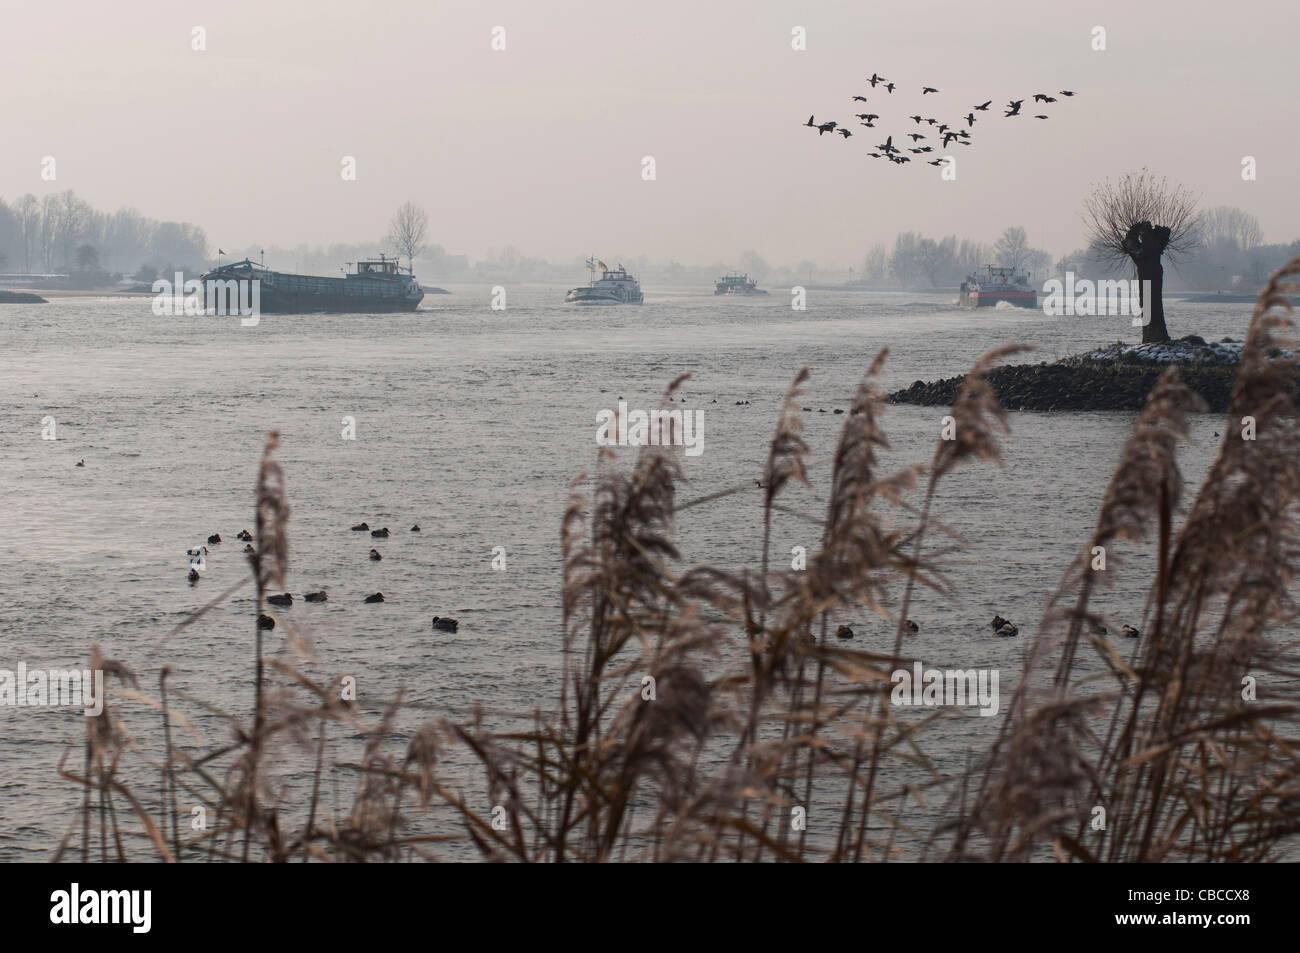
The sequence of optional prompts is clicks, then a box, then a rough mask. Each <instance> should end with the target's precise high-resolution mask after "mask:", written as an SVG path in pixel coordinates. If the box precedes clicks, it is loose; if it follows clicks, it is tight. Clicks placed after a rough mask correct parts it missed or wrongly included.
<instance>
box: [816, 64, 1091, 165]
mask: <svg viewBox="0 0 1300 953" xmlns="http://www.w3.org/2000/svg"><path fill="white" fill-rule="evenodd" d="M867 82H868V83H870V84H871V88H872V89H873V90H874V89H877V88H883V89H884V90H885V92H886V94H888V95H891V96H892V95H893V93H894V90H895V89H897V88H898V87H897V86H896V85H895V84H894V83H891V82H889V81H888V80H886V79H885V77H883V76H881V75H879V74H878V73H872V74H871V75H870V76H869V77H868V78H867ZM938 92H939V90H938V89H936V88H935V87H933V86H922V87H921V95H922V96H928V95H930V94H931V93H936V94H937V93H938ZM1073 95H1074V91H1073V90H1070V89H1062V90H1060V91H1059V92H1058V93H1057V96H1064V97H1067V98H1068V97H1070V96H1073ZM1057 96H1052V95H1049V94H1048V93H1034V95H1033V101H1034V105H1036V106H1037V105H1042V104H1046V103H1055V102H1059V101H1060V100H1059V99H1058V98H1057ZM853 101H854V102H858V103H865V102H867V97H866V96H861V95H858V96H854V97H853ZM1024 102H1025V100H1024V99H1013V100H1011V101H1010V102H1009V103H1007V105H1006V106H1005V107H1004V108H1005V111H1004V112H1003V113H1002V115H1003V116H1004V117H1007V116H1010V117H1015V116H1020V115H1021V112H1020V107H1021V106H1022V105H1024ZM992 105H993V100H991V99H990V100H987V101H986V102H983V103H980V104H979V105H978V106H972V107H970V110H969V111H968V112H967V113H966V115H965V116H962V117H960V118H959V119H957V120H954V121H953V122H952V123H951V124H950V123H947V122H940V121H939V120H938V119H936V118H933V117H926V116H922V115H921V114H920V113H917V114H915V115H912V116H908V117H907V118H908V119H911V120H912V122H913V123H915V124H916V125H917V126H920V125H921V124H922V123H924V124H925V125H926V126H927V131H926V132H925V133H922V132H919V131H918V132H910V133H906V134H904V135H901V136H899V137H898V138H899V140H900V141H902V140H903V139H911V140H912V145H910V146H904V147H903V148H899V147H898V146H896V145H894V137H893V135H892V134H891V135H889V136H887V137H886V138H885V141H884V142H882V143H880V144H878V145H877V146H876V149H878V150H879V151H878V152H868V153H867V155H869V156H870V157H871V158H873V159H886V160H888V161H889V162H892V163H894V164H895V165H903V164H905V163H908V162H911V161H912V156H919V157H925V156H927V155H929V154H930V153H932V152H934V151H935V144H934V143H932V142H931V141H930V136H934V141H935V143H938V145H939V148H941V149H947V148H948V146H949V145H951V144H952V143H954V142H955V143H957V144H959V145H963V146H968V145H970V144H971V140H972V138H973V134H972V133H971V130H972V129H974V128H975V123H976V121H977V119H978V118H979V117H977V116H976V115H975V114H976V113H977V112H987V111H988V109H989V107H990V106H992ZM856 118H857V119H858V125H860V126H866V127H867V128H868V129H875V128H876V120H877V119H879V118H880V115H879V114H878V113H870V112H861V113H858V114H857V116H856ZM1034 118H1035V119H1048V118H1050V117H1049V116H1048V115H1047V114H1046V113H1035V114H1034ZM963 121H965V123H966V125H965V127H964V128H963V127H962V126H961V123H962V122H963ZM804 125H805V126H807V127H809V128H810V129H816V130H817V135H818V136H824V135H825V134H826V133H828V132H829V133H831V134H832V135H834V134H835V133H839V134H840V135H841V136H843V137H844V138H845V139H848V138H850V137H851V136H852V135H853V130H852V129H848V128H845V126H844V124H841V123H840V122H838V121H831V122H818V121H817V119H816V114H813V115H811V116H809V117H808V121H807V122H806V123H804ZM922 140H925V145H918V143H920V142H921V141H922ZM904 149H905V150H906V151H907V152H909V153H911V155H905V154H904ZM926 164H927V165H934V166H941V165H943V164H944V160H943V158H942V157H939V158H935V159H927V160H926Z"/></svg>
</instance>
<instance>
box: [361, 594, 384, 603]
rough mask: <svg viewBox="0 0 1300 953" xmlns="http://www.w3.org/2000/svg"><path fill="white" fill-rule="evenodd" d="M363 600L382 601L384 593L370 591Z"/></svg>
mask: <svg viewBox="0 0 1300 953" xmlns="http://www.w3.org/2000/svg"><path fill="white" fill-rule="evenodd" d="M365 601H366V602H383V601H384V594H383V593H382V592H375V593H371V594H370V595H368V596H366V599H365Z"/></svg>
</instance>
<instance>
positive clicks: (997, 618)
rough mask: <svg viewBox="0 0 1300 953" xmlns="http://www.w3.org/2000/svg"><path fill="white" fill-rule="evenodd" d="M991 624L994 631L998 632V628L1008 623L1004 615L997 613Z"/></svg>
mask: <svg viewBox="0 0 1300 953" xmlns="http://www.w3.org/2000/svg"><path fill="white" fill-rule="evenodd" d="M990 624H991V625H992V626H993V631H994V632H996V631H997V630H998V629H1000V628H1002V627H1003V626H1004V625H1006V624H1007V620H1006V619H1004V618H1002V616H1000V615H995V616H994V617H993V621H992V622H991V623H990Z"/></svg>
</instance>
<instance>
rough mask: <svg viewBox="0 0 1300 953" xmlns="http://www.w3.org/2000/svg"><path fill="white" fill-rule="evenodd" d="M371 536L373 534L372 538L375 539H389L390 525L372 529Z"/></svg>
mask: <svg viewBox="0 0 1300 953" xmlns="http://www.w3.org/2000/svg"><path fill="white" fill-rule="evenodd" d="M370 536H371V538H373V539H387V538H388V527H387V526H385V527H384V528H383V529H372V530H371V531H370Z"/></svg>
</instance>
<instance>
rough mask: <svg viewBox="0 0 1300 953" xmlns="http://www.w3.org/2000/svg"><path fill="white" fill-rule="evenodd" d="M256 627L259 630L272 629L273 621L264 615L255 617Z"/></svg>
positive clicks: (273, 626)
mask: <svg viewBox="0 0 1300 953" xmlns="http://www.w3.org/2000/svg"><path fill="white" fill-rule="evenodd" d="M257 627H258V628H259V629H274V628H275V620H274V619H272V618H271V617H270V616H269V615H265V614H263V615H259V616H258V617H257Z"/></svg>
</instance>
